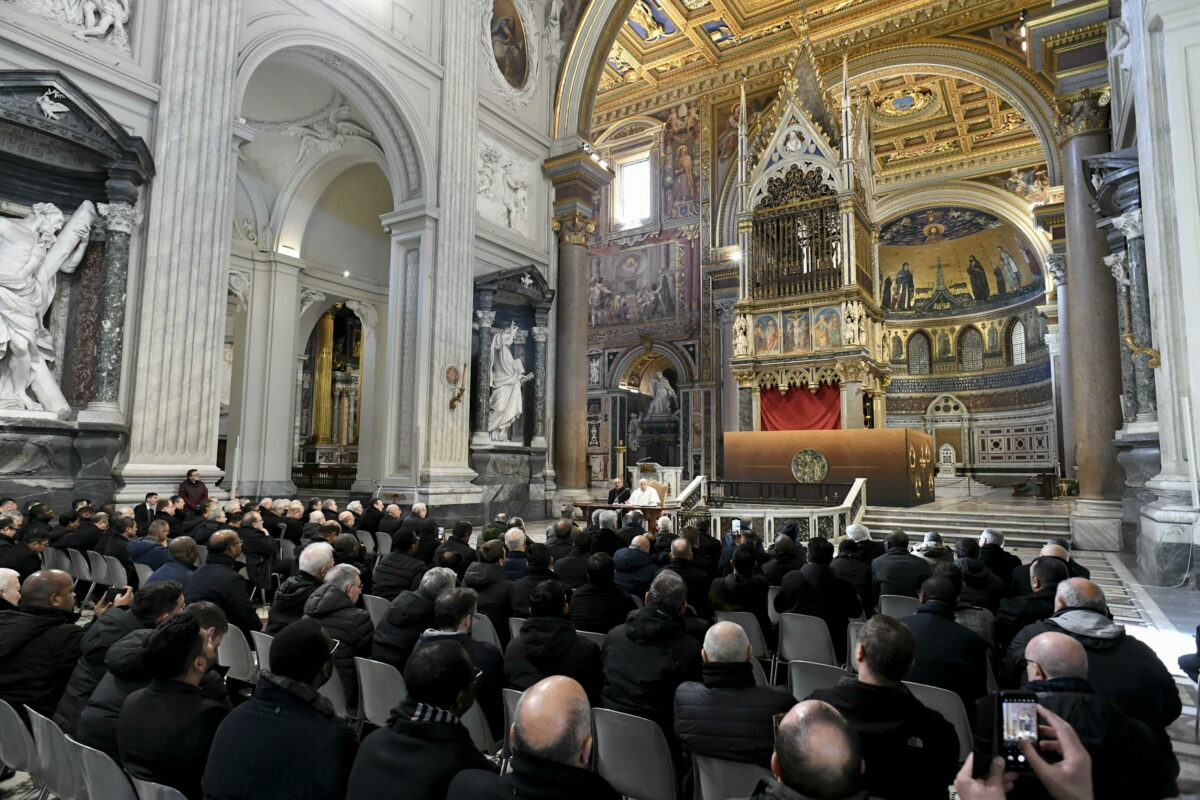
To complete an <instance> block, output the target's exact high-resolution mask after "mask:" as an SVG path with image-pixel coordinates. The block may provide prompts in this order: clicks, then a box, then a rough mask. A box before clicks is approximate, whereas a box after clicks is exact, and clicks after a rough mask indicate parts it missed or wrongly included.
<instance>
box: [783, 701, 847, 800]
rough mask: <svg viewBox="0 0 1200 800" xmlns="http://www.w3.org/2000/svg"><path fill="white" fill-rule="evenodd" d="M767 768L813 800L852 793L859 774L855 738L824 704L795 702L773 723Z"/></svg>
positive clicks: (833, 797) (789, 786) (844, 722)
mask: <svg viewBox="0 0 1200 800" xmlns="http://www.w3.org/2000/svg"><path fill="white" fill-rule="evenodd" d="M771 772H773V773H775V777H776V778H778V779H779V780H780V782H782V783H783V784H784V785H785V786H787V787H788V788H790V789H794V790H795V791H797V792H799V793H800V794H802V795H804V796H805V797H811V798H814V800H841V798H845V797H853V796H856V794H855V793H856V792H858V790H859V783H860V780H861V777H862V756H861V755H860V754H859V749H858V736H857V735H855V733H854V732H853V731H852V730H850V726H848V725H847V724H846V720H845V719H843V718H842V715H841V714H839V713H838V712H837V709H835V708H834V707H833V706H831V705H829V704H828V703H824V702H822V701H820V700H805V701H804V702H802V703H797V704H796V705H794V706H792V710H791V711H789V712H788V713H787V715H786V716H785V717H784V718H783V721H782V722H781V723H779V733H778V734H776V736H775V754H774V755H773V756H771Z"/></svg>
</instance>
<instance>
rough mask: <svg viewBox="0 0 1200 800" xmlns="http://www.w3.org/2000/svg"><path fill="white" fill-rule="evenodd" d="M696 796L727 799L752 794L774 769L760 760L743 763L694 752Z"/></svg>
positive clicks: (699, 799)
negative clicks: (760, 763) (757, 762)
mask: <svg viewBox="0 0 1200 800" xmlns="http://www.w3.org/2000/svg"><path fill="white" fill-rule="evenodd" d="M692 764H693V770H692V771H693V772H694V773H695V775H694V779H695V781H696V797H697V799H698V800H726V798H729V797H749V796H750V795H752V794H754V787H755V786H757V785H758V782H759V781H760V780H762V779H763V778H770V777H772V775H771V771H770V770H769V769H765V768H763V767H760V766H758V765H757V764H743V763H740V762H738V761H725V760H724V759H720V758H709V757H708V756H698V755H695V754H693V755H692Z"/></svg>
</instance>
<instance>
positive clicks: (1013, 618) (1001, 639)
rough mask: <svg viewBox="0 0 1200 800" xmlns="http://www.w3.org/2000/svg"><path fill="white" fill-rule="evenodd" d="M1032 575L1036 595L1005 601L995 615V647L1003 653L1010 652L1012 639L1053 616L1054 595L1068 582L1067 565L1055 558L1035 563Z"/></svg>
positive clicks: (1040, 558)
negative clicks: (1025, 628)
mask: <svg viewBox="0 0 1200 800" xmlns="http://www.w3.org/2000/svg"><path fill="white" fill-rule="evenodd" d="M1029 574H1030V581H1031V582H1032V585H1033V594H1028V595H1025V596H1024V597H1009V598H1006V599H1005V600H1004V601H1002V602H1001V603H1000V609H999V611H997V612H996V643H997V644H998V645H999V647H1000V649H1001V650H1007V649H1008V645H1009V643H1010V642H1012V640H1013V637H1014V636H1016V635H1017V634H1018V633H1019V632H1020V631H1021V629H1022V628H1024V627H1025V626H1026V625H1031V624H1033V623H1035V622H1037V621H1038V620H1042V619H1045V618H1046V617H1048V616H1050V615H1051V614H1053V613H1054V594H1055V591H1056V590H1057V589H1058V585H1059V584H1060V583H1062V582H1063V581H1065V580H1066V579H1067V565H1066V562H1064V561H1062V560H1061V559H1058V558H1055V557H1054V556H1040V557H1038V558H1036V559H1034V561H1033V565H1032V567H1031V568H1030V572H1029Z"/></svg>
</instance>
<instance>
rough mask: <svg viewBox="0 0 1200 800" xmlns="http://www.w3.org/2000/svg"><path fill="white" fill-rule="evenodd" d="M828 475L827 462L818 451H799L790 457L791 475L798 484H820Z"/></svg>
mask: <svg viewBox="0 0 1200 800" xmlns="http://www.w3.org/2000/svg"><path fill="white" fill-rule="evenodd" d="M828 473H829V462H828V461H826V460H825V455H824V454H823V453H822V452H821V451H820V450H812V449H807V450H801V451H800V452H798V453H796V455H794V456H792V475H794V476H795V478H796V480H797V481H799V482H800V483H820V482H821V481H823V480H825V476H826V475H827V474H828Z"/></svg>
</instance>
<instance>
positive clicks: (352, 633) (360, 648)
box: [304, 564, 375, 708]
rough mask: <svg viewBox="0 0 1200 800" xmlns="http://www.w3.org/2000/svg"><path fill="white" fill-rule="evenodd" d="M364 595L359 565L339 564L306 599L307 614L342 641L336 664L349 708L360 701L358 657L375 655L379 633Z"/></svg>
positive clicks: (334, 656) (337, 652)
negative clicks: (361, 600)
mask: <svg viewBox="0 0 1200 800" xmlns="http://www.w3.org/2000/svg"><path fill="white" fill-rule="evenodd" d="M361 596H362V578H361V577H360V576H359V574H358V568H356V567H352V566H350V565H349V564H338V565H336V566H334V567H332V568H330V569H329V571H328V572H326V573H325V580H324V582H323V583H322V584H321V585H320V586H318V587H317V588H316V589H314V590H313V592H312V594H310V595H309V596H308V600H306V601H304V616H305V617H308V618H309V619H315V620H316V621H317V622H319V623H320V624H321V627H322V628H324V629H325V632H326V633H328V634H329V636H330V638H331V639H333V640H334V641H335V642H337V644H338V647H337V649H336V650H334V652H333V665H334V666H335V667H337V672H338V677H339V678H341V679H342V688H343V689H345V691H346V705H347V707H348V708H355V707H356V706H357V702H358V671H357V670H356V669H355V666H354V658H355V656H361V657H362V658H369V657H370V656H371V642H372V637H373V636H374V634H375V625H374V624H373V623H372V622H371V615H370V614H369V613H367V612H366V611H365V610H363V609H361V608H359V607H358V599H359V598H360V597H361Z"/></svg>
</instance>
